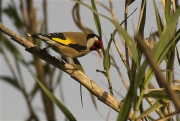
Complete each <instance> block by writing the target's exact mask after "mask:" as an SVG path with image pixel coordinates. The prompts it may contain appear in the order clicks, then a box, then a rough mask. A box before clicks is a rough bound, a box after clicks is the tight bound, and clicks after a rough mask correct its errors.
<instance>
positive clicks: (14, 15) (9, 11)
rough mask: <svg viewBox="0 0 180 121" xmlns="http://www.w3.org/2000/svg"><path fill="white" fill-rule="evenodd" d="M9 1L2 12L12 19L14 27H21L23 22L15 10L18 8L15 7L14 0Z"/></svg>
mask: <svg viewBox="0 0 180 121" xmlns="http://www.w3.org/2000/svg"><path fill="white" fill-rule="evenodd" d="M10 3H11V4H10ZM10 3H9V4H8V6H7V8H5V9H4V10H3V12H4V13H5V14H6V15H7V16H8V17H9V18H10V19H11V20H12V21H13V23H14V25H15V26H16V28H18V29H19V28H23V27H24V23H23V21H22V20H21V17H20V16H19V14H18V12H17V10H18V9H17V8H16V5H15V3H14V0H12V1H11V2H10Z"/></svg>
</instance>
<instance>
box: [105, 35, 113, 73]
mask: <svg viewBox="0 0 180 121" xmlns="http://www.w3.org/2000/svg"><path fill="white" fill-rule="evenodd" d="M112 40H113V39H112V37H111V39H110V41H109V43H108V46H107V48H106V51H105V54H104V61H103V64H104V70H109V69H110V55H109V49H110V46H111V42H112Z"/></svg>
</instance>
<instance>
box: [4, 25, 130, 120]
mask: <svg viewBox="0 0 180 121" xmlns="http://www.w3.org/2000/svg"><path fill="white" fill-rule="evenodd" d="M0 31H1V32H3V33H4V34H6V35H8V36H10V37H11V39H12V40H14V41H15V42H17V43H19V44H20V45H22V46H23V47H25V48H26V51H28V52H30V53H31V54H33V55H36V56H37V57H39V58H41V59H42V60H44V61H46V62H48V63H50V64H51V65H53V66H55V67H57V68H59V69H61V70H62V71H64V72H66V73H67V74H69V75H70V76H71V77H72V78H73V79H75V80H76V81H77V82H79V83H80V84H82V85H83V86H84V87H85V88H86V89H87V90H89V91H90V92H91V93H92V94H93V95H95V96H96V97H97V98H98V99H99V100H100V101H102V102H103V103H105V104H106V105H108V106H109V107H111V108H112V109H114V110H115V111H117V112H119V111H120V109H121V106H122V102H119V101H118V100H116V99H115V98H114V97H113V96H111V95H110V94H108V93H107V92H106V91H105V90H103V89H102V88H101V87H100V86H98V85H97V84H96V83H95V82H94V81H92V80H91V79H90V78H89V77H87V76H86V75H85V74H84V73H82V72H81V71H80V70H77V69H74V66H72V65H70V64H64V63H63V62H60V61H59V60H57V59H56V58H55V57H52V56H51V55H49V54H48V53H45V52H44V53H42V50H41V49H40V48H39V47H38V46H36V45H34V44H33V43H31V42H29V41H28V40H27V39H25V38H23V37H21V36H19V35H18V34H16V33H15V32H13V31H11V30H10V29H8V28H6V27H5V26H4V25H2V24H1V23H0ZM44 39H48V38H44ZM128 118H129V119H131V118H132V112H130V114H129V117H128Z"/></svg>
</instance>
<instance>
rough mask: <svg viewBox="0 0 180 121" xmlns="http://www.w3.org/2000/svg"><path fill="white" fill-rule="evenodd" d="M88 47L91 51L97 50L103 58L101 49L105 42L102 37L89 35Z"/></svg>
mask: <svg viewBox="0 0 180 121" xmlns="http://www.w3.org/2000/svg"><path fill="white" fill-rule="evenodd" d="M87 47H89V48H90V51H93V50H96V51H97V52H98V53H99V55H100V56H101V49H102V47H103V42H102V41H101V39H100V37H99V36H97V35H95V34H89V35H88V36H87Z"/></svg>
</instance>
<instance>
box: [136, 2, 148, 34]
mask: <svg viewBox="0 0 180 121" xmlns="http://www.w3.org/2000/svg"><path fill="white" fill-rule="evenodd" d="M145 21H146V0H142V2H141V10H140V16H139V22H138V29H137V30H138V32H137V33H138V35H141V36H142V38H144V28H145Z"/></svg>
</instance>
